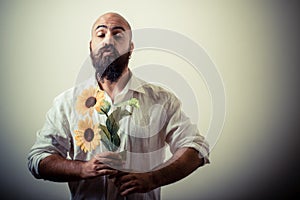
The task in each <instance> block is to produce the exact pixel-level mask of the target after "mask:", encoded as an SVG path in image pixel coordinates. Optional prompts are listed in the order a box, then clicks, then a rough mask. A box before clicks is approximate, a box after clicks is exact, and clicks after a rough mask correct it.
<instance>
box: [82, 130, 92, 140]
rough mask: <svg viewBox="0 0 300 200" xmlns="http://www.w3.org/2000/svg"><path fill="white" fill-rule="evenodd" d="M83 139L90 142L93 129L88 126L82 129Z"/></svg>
mask: <svg viewBox="0 0 300 200" xmlns="http://www.w3.org/2000/svg"><path fill="white" fill-rule="evenodd" d="M84 139H85V140H86V141H87V142H90V141H92V140H93V139H94V131H93V130H92V129H91V128H88V129H86V130H85V131H84Z"/></svg>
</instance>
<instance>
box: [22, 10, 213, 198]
mask: <svg viewBox="0 0 300 200" xmlns="http://www.w3.org/2000/svg"><path fill="white" fill-rule="evenodd" d="M131 38H132V35H131V27H130V25H129V23H128V22H127V21H126V20H125V19H124V18H123V17H122V16H120V15H119V14H117V13H106V14H104V15H102V16H100V17H99V18H98V19H97V20H96V22H95V23H94V25H93V27H92V39H91V41H90V52H91V59H92V63H93V66H94V68H95V72H96V73H95V77H94V78H92V79H89V80H88V81H86V82H84V83H82V84H79V85H78V86H75V87H74V88H72V89H70V90H67V91H66V92H64V93H62V94H61V95H59V96H58V97H57V98H56V99H55V101H54V105H53V107H52V108H51V109H50V110H49V112H48V113H47V118H46V123H45V125H44V127H43V128H42V129H41V130H40V131H39V132H38V134H37V140H36V143H35V144H34V146H33V147H32V148H31V151H30V153H29V156H28V160H29V161H28V166H29V169H30V171H31V173H32V174H33V175H34V176H35V177H36V178H43V179H46V180H51V181H58V182H68V184H69V188H70V191H71V197H72V199H160V187H161V186H164V185H167V184H170V183H173V182H176V181H178V180H180V179H182V178H184V177H186V176H187V175H189V174H190V173H192V172H193V171H194V170H196V169H197V168H198V167H200V166H203V165H204V164H206V163H208V158H207V155H208V151H209V149H208V145H207V143H206V142H205V140H204V138H203V137H202V136H200V135H199V133H198V131H197V129H196V128H195V126H194V125H192V124H191V123H190V121H189V119H188V118H187V117H186V116H185V115H184V114H183V112H182V111H181V107H180V102H179V100H178V99H177V98H176V96H175V95H173V94H172V93H170V92H168V91H166V90H164V89H163V88H161V87H158V86H155V85H152V84H149V83H146V82H144V81H142V80H140V79H138V78H136V77H135V76H134V75H133V74H132V73H131V71H130V70H129V68H128V61H129V59H130V56H131V53H132V51H133V49H134V44H133V42H132V41H131ZM98 94H101V95H100V96H101V97H99V95H98ZM132 97H134V98H132ZM101 98H102V99H104V101H100V100H99V99H101ZM131 99H134V100H136V101H137V102H135V106H128V105H129V104H126V102H130V100H131ZM99 102H106V103H107V104H102V103H100V104H101V106H102V107H96V105H98V103H99ZM124 102H125V104H126V105H125V104H124ZM137 104H139V105H137ZM105 105H109V106H107V107H105ZM122 105H123V106H122ZM131 105H133V104H131ZM118 106H119V108H120V109H122V110H123V113H127V114H128V113H129V114H128V116H126V117H124V118H123V119H122V120H120V122H119V123H118V124H117V125H118V128H120V130H121V131H119V132H118V137H120V140H117V141H119V142H117V145H118V146H117V147H118V150H117V151H119V152H121V151H122V152H123V153H124V152H125V154H126V156H125V157H124V156H122V155H123V154H122V153H118V152H117V151H109V148H108V147H109V146H106V145H105V142H104V137H105V135H103V130H104V132H105V130H107V129H106V128H105V127H104V128H103V125H102V126H101V125H99V124H105V120H106V119H107V118H109V115H108V114H109V113H112V112H113V110H116V109H118ZM121 107H122V108H121ZM97 108H98V109H97ZM105 109H107V110H106V111H107V113H106V111H105ZM126 109H127V110H126ZM128 109H129V111H128ZM99 113H102V115H100V114H99ZM103 113H105V115H104V114H103ZM95 122H97V123H95ZM106 125H109V124H107V123H106ZM99 127H101V128H102V132H101V130H99ZM98 133H101V134H102V135H101V134H98ZM111 136H112V135H111ZM107 137H108V138H109V137H110V136H107ZM166 144H167V146H169V147H170V150H171V152H172V157H171V158H170V159H169V160H167V161H164V159H165V155H164V154H165V147H166Z"/></svg>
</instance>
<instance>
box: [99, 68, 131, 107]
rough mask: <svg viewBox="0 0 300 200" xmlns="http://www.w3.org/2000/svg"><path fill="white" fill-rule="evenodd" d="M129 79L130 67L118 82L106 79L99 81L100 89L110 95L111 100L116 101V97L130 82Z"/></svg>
mask: <svg viewBox="0 0 300 200" xmlns="http://www.w3.org/2000/svg"><path fill="white" fill-rule="evenodd" d="M128 79H129V69H128V67H126V68H125V69H124V71H123V72H122V75H121V76H120V78H119V79H118V80H117V81H116V82H111V81H110V80H107V79H106V78H104V79H102V80H101V81H99V80H98V84H99V86H100V88H101V89H103V90H104V91H105V92H106V93H107V94H108V95H109V97H110V98H111V100H112V101H114V98H115V96H116V95H117V94H119V93H120V92H121V91H122V90H123V88H124V87H125V85H126V83H127V82H128Z"/></svg>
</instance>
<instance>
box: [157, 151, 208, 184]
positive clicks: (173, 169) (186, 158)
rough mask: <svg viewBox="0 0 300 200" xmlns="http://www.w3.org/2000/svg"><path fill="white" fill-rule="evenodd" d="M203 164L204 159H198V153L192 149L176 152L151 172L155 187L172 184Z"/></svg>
mask: <svg viewBox="0 0 300 200" xmlns="http://www.w3.org/2000/svg"><path fill="white" fill-rule="evenodd" d="M203 164H204V159H201V158H199V156H198V151H196V150H195V149H193V148H181V149H179V150H177V151H176V152H175V153H174V155H173V156H172V158H171V159H169V160H168V161H167V162H165V163H164V164H162V165H160V166H159V167H157V168H156V169H154V171H152V172H151V174H152V177H153V182H154V183H156V184H157V185H156V187H161V186H164V185H168V184H170V183H174V182H176V181H178V180H180V179H182V178H184V177H186V176H188V175H189V174H191V173H192V172H193V171H194V170H196V169H197V168H198V167H200V166H202V165H203Z"/></svg>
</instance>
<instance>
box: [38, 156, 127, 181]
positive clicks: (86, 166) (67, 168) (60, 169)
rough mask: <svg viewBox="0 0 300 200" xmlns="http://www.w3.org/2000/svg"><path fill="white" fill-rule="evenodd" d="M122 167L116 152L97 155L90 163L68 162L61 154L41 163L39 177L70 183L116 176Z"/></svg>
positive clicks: (45, 159)
mask: <svg viewBox="0 0 300 200" xmlns="http://www.w3.org/2000/svg"><path fill="white" fill-rule="evenodd" d="M121 166H122V160H121V156H120V155H119V154H118V153H114V152H103V153H100V154H97V155H96V156H94V158H92V159H91V160H89V161H79V160H68V159H66V158H63V157H62V156H60V155H59V154H52V155H50V156H47V157H46V158H44V159H43V160H41V162H40V163H39V175H40V176H41V178H43V179H46V180H51V181H56V182H69V181H78V180H82V179H86V178H92V177H96V176H103V175H114V174H116V173H117V172H118V171H117V170H115V169H118V168H120V167H121Z"/></svg>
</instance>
